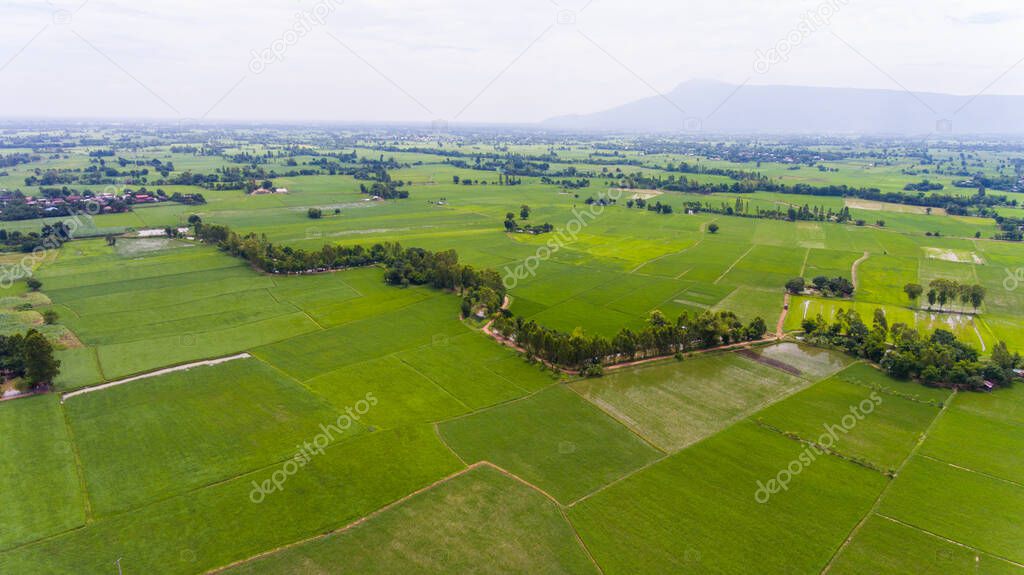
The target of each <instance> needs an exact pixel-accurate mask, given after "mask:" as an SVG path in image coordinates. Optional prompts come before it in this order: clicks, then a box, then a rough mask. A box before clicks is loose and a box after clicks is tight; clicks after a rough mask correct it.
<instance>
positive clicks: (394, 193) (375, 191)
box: [359, 180, 409, 200]
mask: <svg viewBox="0 0 1024 575" xmlns="http://www.w3.org/2000/svg"><path fill="white" fill-rule="evenodd" d="M403 185H404V182H402V181H400V180H399V181H391V180H387V181H384V182H374V183H373V184H371V185H370V186H367V185H366V184H359V191H360V192H362V193H363V194H366V195H368V196H371V197H378V198H381V199H385V200H404V199H405V198H408V197H409V192H408V191H407V190H403V189H402V186H403Z"/></svg>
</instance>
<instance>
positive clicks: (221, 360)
mask: <svg viewBox="0 0 1024 575" xmlns="http://www.w3.org/2000/svg"><path fill="white" fill-rule="evenodd" d="M250 357H252V356H251V355H249V354H248V353H239V354H235V355H229V356H227V357H218V358H216V359H205V360H203V361H193V362H192V363H186V364H184V365H176V366H174V367H165V368H164V369H158V370H156V371H150V372H148V373H143V374H140V375H133V376H132V377H126V378H124V379H119V380H117V381H111V382H109V383H104V384H102V385H94V386H92V387H85V388H82V389H79V390H76V391H72V392H69V393H65V394H63V395H61V397H60V402H61V403H64V402H65V401H66V400H67V399H68V398H69V397H74V396H76V395H82V394H85V393H90V392H93V391H99V390H101V389H107V388H108V387H114V386H115V385H121V384H122V383H128V382H130V381H138V380H140V379H146V378H149V377H156V376H158V375H164V374H167V373H173V372H175V371H185V370H189V369H192V368H193V367H200V366H204V365H219V364H221V363H226V362H229V361H234V360H236V359H249V358H250Z"/></svg>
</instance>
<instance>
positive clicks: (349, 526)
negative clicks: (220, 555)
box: [205, 461, 487, 574]
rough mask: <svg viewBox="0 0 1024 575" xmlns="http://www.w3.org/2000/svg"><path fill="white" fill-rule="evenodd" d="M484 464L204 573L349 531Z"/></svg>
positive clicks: (476, 464) (235, 565) (478, 464)
mask: <svg viewBox="0 0 1024 575" xmlns="http://www.w3.org/2000/svg"><path fill="white" fill-rule="evenodd" d="M485 465H487V462H485V461H478V462H476V463H474V464H472V465H470V466H468V467H465V468H463V469H460V470H458V471H456V472H454V473H451V474H449V475H446V476H444V477H442V478H440V479H438V480H436V481H434V482H433V483H430V484H428V485H425V486H423V487H420V488H419V489H417V490H416V491H413V492H412V493H409V494H407V495H403V496H402V497H400V498H398V499H395V500H394V501H392V502H391V503H388V504H387V505H384V506H383V507H380V508H378V509H376V510H374V511H371V512H370V513H368V514H367V515H364V516H362V517H360V518H358V519H356V520H354V521H351V522H349V523H347V524H345V525H343V526H341V527H339V528H337V529H332V530H330V531H327V532H325V533H319V534H317V535H313V536H312V537H306V538H303V539H299V540H297V541H293V542H291V543H287V544H285V545H281V546H278V547H275V548H273V549H268V550H267V551H263V552H262V553H258V554H256V555H252V556H250V557H246V558H245V559H239V560H238V561H235V562H233V563H228V564H227V565H221V566H220V567H215V568H213V569H209V570H207V571H205V573H208V574H213V573H221V572H223V571H225V570H227V569H230V568H232V567H238V566H239V565H244V564H246V563H251V562H253V561H256V560H258V559H262V558H264V557H269V556H271V555H276V554H277V553H280V552H281V551H284V550H286V549H291V548H292V547H298V546H299V545H304V544H306V543H310V542H313V541H318V540H320V539H324V538H326V537H330V536H332V535H337V534H339V533H344V532H346V531H349V530H351V529H353V528H355V527H358V526H360V525H362V524H363V523H366V522H367V521H369V520H371V519H373V518H375V517H377V516H378V515H380V514H381V513H384V512H385V511H388V510H389V509H392V508H394V507H397V506H398V505H401V504H402V503H405V502H406V501H408V500H410V499H412V498H413V497H416V496H417V495H419V494H421V493H425V492H427V491H430V490H431V489H433V488H435V487H437V486H439V485H442V484H444V483H447V482H448V481H451V480H452V479H455V478H457V477H460V476H462V475H465V474H466V473H469V472H470V471H472V470H474V469H479V468H481V467H484V466H485Z"/></svg>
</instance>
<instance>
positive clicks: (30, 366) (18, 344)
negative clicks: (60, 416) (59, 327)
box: [0, 329, 60, 388]
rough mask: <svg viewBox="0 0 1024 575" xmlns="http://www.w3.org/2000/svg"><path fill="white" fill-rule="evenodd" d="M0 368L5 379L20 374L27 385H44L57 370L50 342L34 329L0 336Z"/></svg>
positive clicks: (56, 361)
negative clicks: (23, 332)
mask: <svg viewBox="0 0 1024 575" xmlns="http://www.w3.org/2000/svg"><path fill="white" fill-rule="evenodd" d="M0 371H2V372H3V375H4V377H5V378H6V379H11V378H16V377H20V378H23V379H24V381H25V383H26V384H27V385H26V387H27V388H33V387H38V386H42V385H46V384H48V383H50V382H52V381H53V378H55V377H57V374H58V373H60V360H58V359H56V358H54V357H53V345H52V344H51V343H50V341H49V340H47V339H46V336H44V335H43V334H41V333H39V332H38V331H36V330H34V329H30V330H28V332H27V333H25V334H24V335H22V334H14V335H0Z"/></svg>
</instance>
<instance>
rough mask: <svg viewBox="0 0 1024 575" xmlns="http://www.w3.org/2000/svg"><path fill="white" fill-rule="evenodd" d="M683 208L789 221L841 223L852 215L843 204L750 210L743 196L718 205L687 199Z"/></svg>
mask: <svg viewBox="0 0 1024 575" xmlns="http://www.w3.org/2000/svg"><path fill="white" fill-rule="evenodd" d="M683 209H684V210H686V211H687V213H689V212H692V213H695V214H699V213H701V212H704V213H711V214H722V215H726V216H738V217H742V218H756V219H767V220H785V221H790V222H795V221H816V222H837V223H841V224H842V223H846V222H849V221H851V220H852V219H853V216H851V215H850V208H847V207H845V206H844V207H842V208H840V209H839V210H837V211H833V210H832V208H824V207H818V206H810V205H808V204H804V205H803V206H801V207H796V206H789V207H788V208H786V209H782V208H781V207H779V208H775V209H765V208H761V207H757V208H755V211H753V212H751V211H750V202H745V201H743V198H739V197H737V198H736V200H735V201H734V202H733V203H732V204H729V203H726V202H721V203H720V204H719V205H718V206H715V205H713V204H712V203H711V202H698V201H687V202H683Z"/></svg>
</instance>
